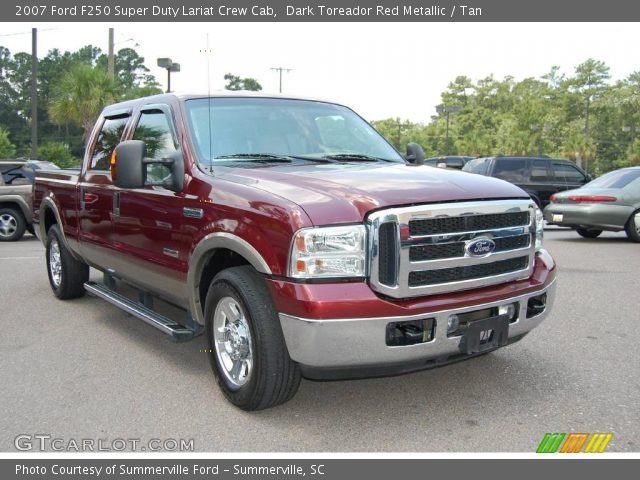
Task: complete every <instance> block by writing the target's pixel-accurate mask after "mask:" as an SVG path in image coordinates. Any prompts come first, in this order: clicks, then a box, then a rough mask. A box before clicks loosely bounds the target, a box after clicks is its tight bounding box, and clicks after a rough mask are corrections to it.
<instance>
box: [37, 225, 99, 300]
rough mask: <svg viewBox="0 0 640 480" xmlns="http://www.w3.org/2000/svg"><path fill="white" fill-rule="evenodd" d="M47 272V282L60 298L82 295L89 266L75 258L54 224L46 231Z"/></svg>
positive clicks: (87, 277) (87, 278)
mask: <svg viewBox="0 0 640 480" xmlns="http://www.w3.org/2000/svg"><path fill="white" fill-rule="evenodd" d="M46 257H47V273H48V274H49V284H50V285H51V289H52V290H53V293H54V294H55V296H56V297H58V298H59V299H61V300H67V299H69V298H77V297H81V296H83V295H84V293H85V290H84V284H85V282H86V281H87V280H89V266H88V265H87V264H86V263H84V262H81V261H80V260H76V259H75V258H74V257H73V255H72V254H71V252H70V251H69V250H68V249H67V247H66V246H65V244H64V242H63V240H62V233H61V232H60V227H58V225H54V226H53V227H51V228H50V229H49V232H48V233H47V249H46Z"/></svg>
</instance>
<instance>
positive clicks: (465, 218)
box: [367, 200, 535, 298]
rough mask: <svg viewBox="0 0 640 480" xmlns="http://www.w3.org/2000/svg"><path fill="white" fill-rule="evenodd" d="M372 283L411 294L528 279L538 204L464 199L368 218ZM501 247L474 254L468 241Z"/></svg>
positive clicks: (398, 293)
mask: <svg viewBox="0 0 640 480" xmlns="http://www.w3.org/2000/svg"><path fill="white" fill-rule="evenodd" d="M367 221H368V226H369V234H370V242H369V245H370V246H371V264H370V284H371V287H372V288H373V289H374V290H376V291H378V292H380V293H383V294H385V295H388V296H391V297H395V298H408V297H415V296H421V295H430V294H437V293H445V292H452V291H459V290H466V289H472V288H480V287H484V286H488V285H496V284H500V283H505V282H509V281H513V280H518V279H522V278H527V277H529V276H530V275H531V273H532V271H533V259H534V254H535V238H534V235H535V225H534V221H535V215H534V204H533V203H532V202H531V201H529V200H497V201H486V202H461V203H449V204H438V205H424V206H416V207H406V208H393V209H388V210H382V211H379V212H375V213H373V214H371V215H370V216H369V218H368V219H367ZM477 239H490V240H491V241H492V242H493V244H494V246H495V248H494V249H493V251H492V252H491V253H489V254H486V255H484V256H473V255H471V254H470V253H469V252H468V251H467V250H468V249H467V245H468V244H469V242H471V241H474V240H477Z"/></svg>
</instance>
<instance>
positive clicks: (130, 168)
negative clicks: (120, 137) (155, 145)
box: [111, 140, 147, 188]
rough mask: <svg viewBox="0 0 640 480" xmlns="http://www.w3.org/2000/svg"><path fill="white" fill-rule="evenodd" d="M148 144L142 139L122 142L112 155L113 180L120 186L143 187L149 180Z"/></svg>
mask: <svg viewBox="0 0 640 480" xmlns="http://www.w3.org/2000/svg"><path fill="white" fill-rule="evenodd" d="M146 155H147V146H146V145H145V143H144V142H143V141H141V140H126V141H124V142H120V143H119V144H118V145H117V146H116V148H115V150H114V151H113V154H112V155H111V180H112V181H113V183H114V184H115V186H116V187H119V188H143V187H144V184H145V181H146V180H147V167H146V165H145V164H144V157H145V156H146Z"/></svg>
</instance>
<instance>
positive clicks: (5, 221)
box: [0, 213, 18, 238]
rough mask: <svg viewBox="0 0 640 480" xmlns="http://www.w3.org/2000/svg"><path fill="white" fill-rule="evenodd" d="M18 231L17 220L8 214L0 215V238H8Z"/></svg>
mask: <svg viewBox="0 0 640 480" xmlns="http://www.w3.org/2000/svg"><path fill="white" fill-rule="evenodd" d="M17 229H18V220H17V219H16V217H14V216H13V215H11V214H9V213H3V214H2V215H0V236H2V237H6V238H9V237H11V236H12V235H13V234H14V233H16V230H17Z"/></svg>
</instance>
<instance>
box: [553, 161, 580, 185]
mask: <svg viewBox="0 0 640 480" xmlns="http://www.w3.org/2000/svg"><path fill="white" fill-rule="evenodd" d="M553 173H554V179H555V180H559V181H561V182H574V183H581V182H582V183H584V182H585V181H586V178H585V176H584V175H583V174H582V172H581V171H580V170H578V169H577V168H576V167H574V166H573V165H570V164H568V163H564V162H553Z"/></svg>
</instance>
